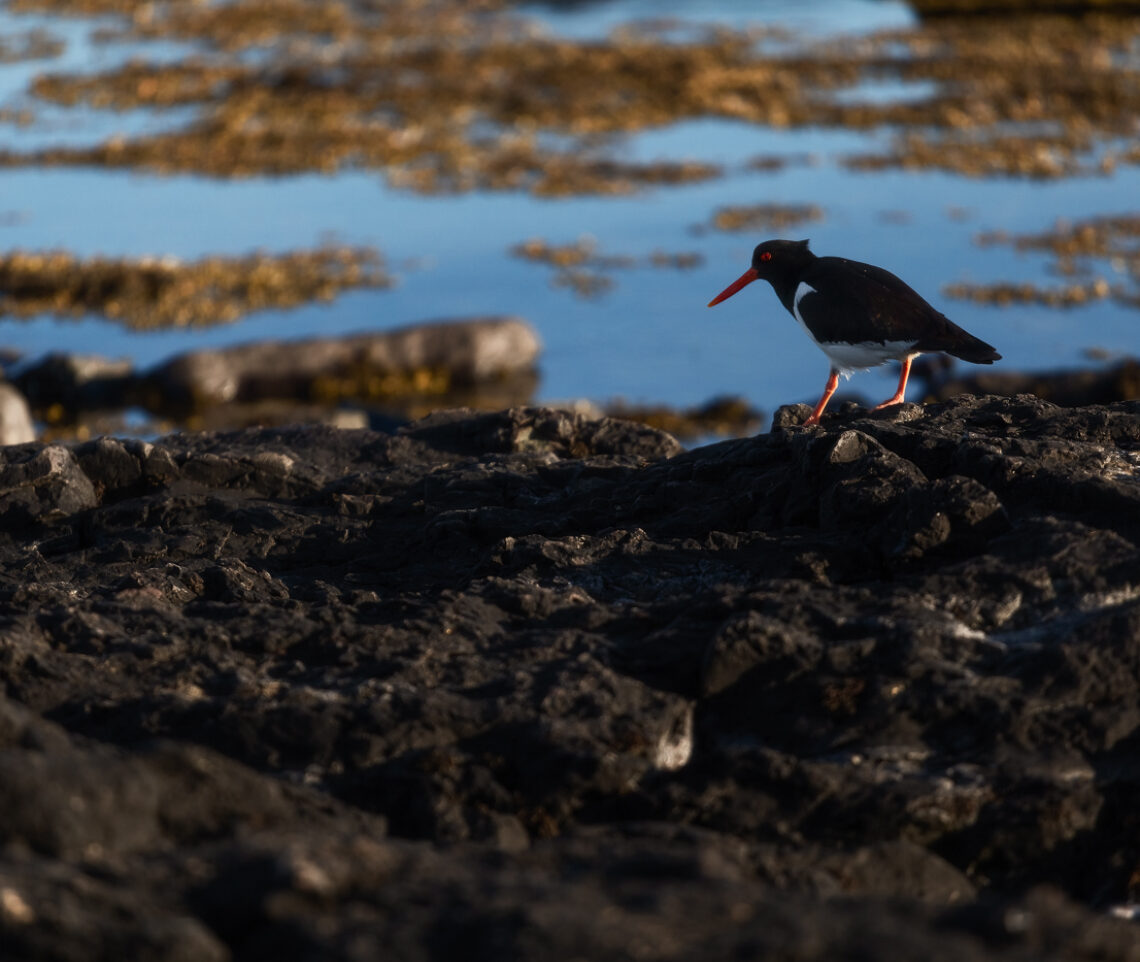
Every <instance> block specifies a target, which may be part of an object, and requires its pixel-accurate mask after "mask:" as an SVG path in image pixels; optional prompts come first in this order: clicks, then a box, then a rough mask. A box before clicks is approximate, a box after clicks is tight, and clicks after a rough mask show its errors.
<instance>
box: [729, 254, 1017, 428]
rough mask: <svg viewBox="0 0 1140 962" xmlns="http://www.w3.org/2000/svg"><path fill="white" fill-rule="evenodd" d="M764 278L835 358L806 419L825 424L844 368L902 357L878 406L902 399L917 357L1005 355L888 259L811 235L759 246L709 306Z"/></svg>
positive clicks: (987, 360) (985, 360)
mask: <svg viewBox="0 0 1140 962" xmlns="http://www.w3.org/2000/svg"><path fill="white" fill-rule="evenodd" d="M761 278H763V279H764V280H766V281H767V282H768V283H769V284H771V285H772V287H773V288H775V291H776V296H777V297H778V298H780V303H781V304H783V305H784V307H786V308H787V309H788V311H789V312H790V313H791V315H792V317H794V318H795V319H796V320H797V321H799V322H800V326H801V327H803V329H804V330H805V331H807V333H808V336H809V337H810V338H811V339H812V340H813V341H815V343H816V344H818V345H819V347H820V349H821V350H822V351H823V353H824V354H826V355H827V356H828V358H829V359H830V360H831V374H830V376H829V377H828V379H827V387H825V388H824V390H823V397H821V398H820V399H819V403H818V404H817V405H816V406H815V410H814V411H812V412H811V417H809V418H808V419H807V420H806V421H805V422H804V424H805V425H808V424H818V423H819V418H820V415H821V414H823V409H824V408H825V407H827V402H828V401H830V400H831V395H832V394H834V393H835V389H836V387H837V386H838V385H839V375H840V374H842V375H843V376H844V377H849V376H850V374H851V372H852V371H861V370H865V369H866V368H869V367H875V366H877V365H879V364H884V363H886V362H887V361H901V362H902V374H901V375H900V377H899V387H898V390H897V391H895V394H894V397H891V398H889V399H888V400H886V401H884V402H883V403H882V404H880V405H878V406H877V407H876V408H874V410H876V411H877V410H879V408H885V407H889V406H890V405H892V404H901V403H902V401H903V396H904V395H905V394H906V380H907V378H908V377H909V376H910V365H911V362H912V361H914V359H915V358H916V357H917V356H918V355H919V354H923V353H926V352H928V351H942V352H944V353H946V354H952V355H953V356H954V357H960V358H961V359H962V360H963V361H971V362H972V363H974V364H993V362H994V361H999V360H1001V355H1000V354H998V352H997V351H995V350H994V349H993V348H992V347H990V345H989V344H987V343H986V342H985V341H981V340H979V339H978V338H976V337H974V335H973V334H969V333H967V332H966V331H964V330H962V328H960V327H959V326H958V325H957V324H955V323H954V322H953V321H951V320H950V319H949V318H947V317H944V316H943V315H942V314H940V313H939V312H938V311H936V310H935V309H934V308H933V307H931V306H930V305H929V304H927V303H926V301H924V300H923V299H922V298H921V297H919V295H918V294H916V293H915V292H914V291H913V290H912V289H911V288H910V287H909V286H907V285H906V284H904V283H903V282H902V281H901V280H899V279H898V278H897V277H895V275H894V274H892V273H890V272H889V271H885V270H883V269H882V268H881V267H873V266H871V265H870V264H861V263H859V262H858V261H849V260H847V259H846V258H843V257H816V255H815V254H813V253H812V252H811V251H810V250H808V242H807V241H806V240H802V241H788V240H770V241H765V242H764V243H763V244H760V245H759V246H757V248H756V250H755V251H753V252H752V266H751V267H750V268H749V269H748V270H746V271H745V272H744V273H743V274H742V275H741V276H740V277H739V278H738V279H737V280H736V281H734V282H733V283H731V284H729V285H728V287H726V288H725V289H724V290H723V291H721V292H720V293H719V294H717V296H716V297H714V298H713V299H712V300H711V301H709V307H712V306H714V305H715V304H719V303H720V302H721V301H723V300H725V299H726V298H729V297H732V295H733V294H735V293H736V292H737V291H739V290H740V289H741V288H742V287H745V286H746V285H748V284H751V283H752V282H753V281H755V280H759V279H761Z"/></svg>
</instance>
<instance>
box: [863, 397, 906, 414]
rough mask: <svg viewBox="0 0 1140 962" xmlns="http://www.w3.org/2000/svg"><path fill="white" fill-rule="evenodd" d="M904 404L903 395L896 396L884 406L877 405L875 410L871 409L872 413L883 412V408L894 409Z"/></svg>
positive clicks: (884, 403) (883, 404) (889, 399)
mask: <svg viewBox="0 0 1140 962" xmlns="http://www.w3.org/2000/svg"><path fill="white" fill-rule="evenodd" d="M902 403H903V396H902V395H901V394H896V395H895V396H894V397H893V398H888V399H887V400H886V401H884V402H883V403H882V404H876V405H875V406H874V407H873V408H871V410H872V411H881V410H882V409H883V408H889V407H894V405H896V404H902Z"/></svg>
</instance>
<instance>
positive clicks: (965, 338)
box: [946, 331, 1001, 364]
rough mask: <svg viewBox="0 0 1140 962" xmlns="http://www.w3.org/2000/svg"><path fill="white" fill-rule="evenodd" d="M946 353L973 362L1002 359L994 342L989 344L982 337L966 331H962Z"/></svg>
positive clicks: (990, 361) (981, 362)
mask: <svg viewBox="0 0 1140 962" xmlns="http://www.w3.org/2000/svg"><path fill="white" fill-rule="evenodd" d="M946 353H947V354H953V355H954V357H960V358H961V359H962V360H963V361H969V362H970V363H971V364H993V362H994V361H1000V360H1001V355H1000V354H998V352H997V351H996V350H994V347H993V345H992V344H987V343H986V342H985V341H983V340H982V339H981V338H978V337H974V335H973V334H967V333H966V332H965V331H962V336H961V337H958V338H956V339H955V342H954V346H953V347H951V348H949V349H948V350H947V351H946Z"/></svg>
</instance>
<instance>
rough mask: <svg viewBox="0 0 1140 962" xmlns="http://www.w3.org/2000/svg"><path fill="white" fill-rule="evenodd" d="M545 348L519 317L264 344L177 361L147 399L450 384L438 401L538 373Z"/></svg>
mask: <svg viewBox="0 0 1140 962" xmlns="http://www.w3.org/2000/svg"><path fill="white" fill-rule="evenodd" d="M540 347H541V345H540V343H539V340H538V336H537V334H535V332H534V329H533V328H532V327H531V326H530V325H529V324H527V323H526V322H525V321H523V320H520V319H519V318H514V317H487V318H475V319H472V320H463V321H438V322H434V323H426V324H417V325H415V326H412V327H406V328H400V329H398V330H393V331H384V332H379V333H369V334H358V335H354V336H347V337H337V338H315V339H308V340H301V341H258V342H256V343H252V344H243V345H237V346H235V347H228V348H219V349H215V350H200V351H191V352H189V353H186V354H182V355H179V356H178V357H175V358H172V359H171V360H169V361H167V362H166V363H164V364H162V365H161V366H160V367H158V368H156V369H155V370H154V371H151V372H149V373H148V376H147V377H148V381H149V382H150V384H151V385H152V388H151V389H150V390H149V392H144V393H147V394H148V395H149V396H150V399H151V401H152V402H153V403H152V405H151V406H153V407H157V408H160V409H161V408H162V407H164V406H169V405H178V404H182V405H186V406H189V407H192V408H195V409H198V408H208V407H212V406H215V405H218V404H222V403H226V402H229V401H245V402H248V401H253V400H256V399H260V398H322V399H326V400H329V399H335V398H337V397H341V396H350V397H369V396H381V395H386V394H397V395H399V394H405V393H423V388H419V389H417V386H416V385H417V379H419V380H425V379H426V380H432V379H435V380H437V381H439V380H440V379H442V381H441V385H440V387H439V388H438V389H437V390H435V392H434V393H436V394H438V393H441V391H442V390H444V389H446V388H451V387H453V386H457V385H458V386H463V385H471V384H476V383H483V382H488V381H494V380H496V379H503V378H506V377H508V376H510V375H513V374H520V373H523V372H527V371H530V370H531V369H533V367H534V365H535V362H536V361H537V358H538V353H539V350H540ZM326 382H327V383H326ZM388 382H390V383H388ZM370 383H374V384H375V388H374V389H371V388H369V387H368V385H369V384H370ZM386 383H388V386H387V387H386V386H385V384H386Z"/></svg>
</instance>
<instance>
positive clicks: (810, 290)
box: [792, 281, 815, 341]
mask: <svg viewBox="0 0 1140 962" xmlns="http://www.w3.org/2000/svg"><path fill="white" fill-rule="evenodd" d="M814 293H815V288H814V287H812V286H811V285H810V284H809V283H808V282H807V281H800V286H799V287H797V288H796V293H795V296H793V297H792V314H793V316H794V317H795V319H796V320H797V321H799V322H800V327H802V328H803V329H804V330H805V331H807V332H808V337H811V331H810V330H808V326H807V324H806V323H805V322H804V319H803V316H802V315H801V314H800V301H802V300H803V299H804V298H805V297H807V296H808V294H814ZM811 339H812V340H813V341H814V340H815V338H814V337H812V338H811Z"/></svg>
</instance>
